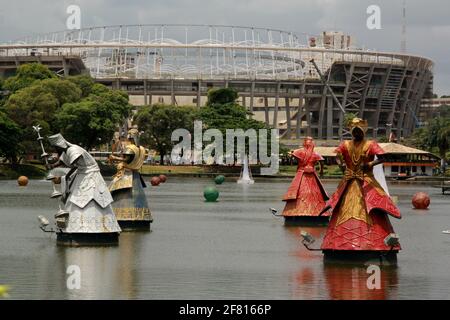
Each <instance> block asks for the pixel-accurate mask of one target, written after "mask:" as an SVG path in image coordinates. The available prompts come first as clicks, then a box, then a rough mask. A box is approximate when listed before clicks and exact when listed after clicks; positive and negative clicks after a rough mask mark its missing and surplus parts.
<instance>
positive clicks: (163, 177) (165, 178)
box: [159, 174, 167, 183]
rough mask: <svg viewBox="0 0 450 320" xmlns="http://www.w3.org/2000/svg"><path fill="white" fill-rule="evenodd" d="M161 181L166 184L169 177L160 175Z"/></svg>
mask: <svg viewBox="0 0 450 320" xmlns="http://www.w3.org/2000/svg"><path fill="white" fill-rule="evenodd" d="M159 180H161V182H162V183H164V182H166V181H167V177H166V176H165V175H163V174H160V175H159Z"/></svg>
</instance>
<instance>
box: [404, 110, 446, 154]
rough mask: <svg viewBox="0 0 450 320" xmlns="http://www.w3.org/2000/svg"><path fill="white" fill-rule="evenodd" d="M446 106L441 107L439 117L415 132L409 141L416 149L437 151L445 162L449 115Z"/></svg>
mask: <svg viewBox="0 0 450 320" xmlns="http://www.w3.org/2000/svg"><path fill="white" fill-rule="evenodd" d="M449 113H450V112H449V107H448V106H441V107H440V109H439V116H438V117H435V118H433V119H432V120H431V121H429V123H428V126H426V127H423V128H419V129H417V130H415V132H414V134H413V136H412V138H411V141H412V144H413V145H414V146H416V147H419V148H422V149H426V150H428V151H430V152H433V151H435V150H437V151H438V153H439V155H440V157H441V158H442V159H444V161H445V162H447V153H448V151H449V149H450V114H449Z"/></svg>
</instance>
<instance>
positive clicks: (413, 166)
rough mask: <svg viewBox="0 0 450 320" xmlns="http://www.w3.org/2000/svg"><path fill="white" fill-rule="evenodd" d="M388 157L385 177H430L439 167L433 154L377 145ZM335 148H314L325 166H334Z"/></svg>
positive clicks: (385, 165)
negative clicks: (323, 160)
mask: <svg viewBox="0 0 450 320" xmlns="http://www.w3.org/2000/svg"><path fill="white" fill-rule="evenodd" d="M379 145H380V147H381V148H382V149H383V151H384V152H385V153H386V154H387V155H388V158H389V161H387V162H385V163H384V173H385V175H386V177H396V178H408V177H413V176H431V175H433V169H435V168H437V167H439V163H440V158H439V157H437V156H435V155H434V154H432V153H430V152H428V151H424V150H419V149H415V148H411V147H407V146H404V145H401V144H398V143H393V142H389V143H379ZM335 149H336V147H328V146H327V147H320V146H318V147H316V148H315V149H314V150H315V151H316V152H317V153H318V154H320V155H321V156H322V157H323V158H324V159H325V163H326V164H336V153H335V152H334V150H335Z"/></svg>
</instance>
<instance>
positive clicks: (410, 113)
mask: <svg viewBox="0 0 450 320" xmlns="http://www.w3.org/2000/svg"><path fill="white" fill-rule="evenodd" d="M352 41H353V40H352V38H351V37H349V36H347V35H344V34H342V33H338V32H324V33H323V34H322V35H319V36H316V37H310V36H308V35H306V34H296V33H293V32H286V31H282V30H274V29H265V28H252V27H239V26H221V25H122V26H102V27H92V28H84V29H80V30H66V31H61V32H54V33H49V34H43V35H38V36H32V37H29V38H24V39H21V40H17V41H13V42H9V43H2V44H0V76H2V77H7V76H9V75H11V74H14V72H15V70H16V69H17V66H18V65H20V64H22V63H27V62H32V61H39V62H42V63H44V64H46V65H48V66H49V67H50V68H51V69H52V70H54V71H55V72H57V73H58V74H60V75H70V74H79V73H89V74H90V75H91V76H92V77H93V78H94V79H95V80H96V81H97V82H99V83H103V84H105V85H107V86H109V87H111V88H113V89H123V90H126V91H127V92H128V93H129V95H130V101H131V102H132V103H133V104H136V105H146V104H151V103H171V104H176V105H179V106H180V107H181V106H183V105H197V106H198V107H201V106H202V105H203V104H204V103H205V101H206V95H207V92H208V90H209V89H210V88H220V87H231V88H234V89H236V90H237V91H238V93H239V102H240V103H241V104H242V105H244V106H245V107H246V108H247V109H248V110H249V111H250V112H252V114H253V117H254V118H256V119H258V120H261V121H265V122H266V123H267V124H268V125H270V126H273V127H276V128H279V129H280V132H281V134H282V136H283V137H284V138H285V139H290V138H299V137H302V136H305V135H310V136H313V137H314V138H317V139H331V140H334V139H339V137H340V135H341V133H342V128H343V119H344V116H343V112H342V109H341V107H342V108H343V109H344V110H345V111H346V112H352V113H357V114H358V116H359V117H362V118H365V119H367V120H368V121H369V132H368V133H369V135H370V136H373V137H374V138H377V137H378V138H379V137H382V136H389V135H390V133H394V134H395V135H396V136H397V137H405V136H408V135H410V134H411V132H412V131H413V129H414V128H415V127H416V126H418V125H419V123H418V120H417V114H418V113H419V108H420V101H421V99H422V98H423V97H427V96H429V95H430V94H431V93H432V85H433V73H432V69H433V62H432V61H431V60H430V59H427V58H425V57H420V56H414V55H409V54H400V53H389V52H378V51H371V50H363V49H360V48H355V47H353V44H352Z"/></svg>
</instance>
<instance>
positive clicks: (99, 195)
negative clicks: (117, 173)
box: [61, 145, 121, 233]
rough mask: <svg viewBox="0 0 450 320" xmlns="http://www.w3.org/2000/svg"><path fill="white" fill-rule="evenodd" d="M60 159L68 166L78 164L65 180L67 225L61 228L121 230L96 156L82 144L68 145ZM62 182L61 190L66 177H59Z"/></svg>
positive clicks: (71, 166) (69, 231)
mask: <svg viewBox="0 0 450 320" xmlns="http://www.w3.org/2000/svg"><path fill="white" fill-rule="evenodd" d="M77 159H78V160H77ZM61 161H62V162H63V163H64V164H65V165H66V166H68V167H70V168H74V167H75V168H77V170H76V171H75V173H74V174H72V176H71V180H70V181H69V184H68V185H69V191H68V192H69V196H68V198H67V200H66V203H65V205H64V209H65V210H66V211H68V212H69V218H68V222H67V226H66V228H65V229H63V230H62V231H63V232H67V233H108V232H120V231H121V229H120V227H119V224H118V223H117V219H116V216H115V214H114V212H113V209H112V207H111V203H112V202H113V198H112V196H111V194H110V192H109V190H108V187H107V186H106V183H105V181H104V180H103V177H102V175H101V174H100V168H99V167H98V165H97V162H96V161H95V159H94V158H93V157H92V156H91V155H90V154H89V153H88V152H87V151H86V150H84V149H83V148H81V147H79V146H77V145H71V146H70V147H69V148H68V149H67V150H66V151H65V152H63V153H62V155H61ZM64 180H65V179H64ZM61 185H62V188H63V190H62V192H63V194H64V193H65V191H66V190H65V187H66V183H65V181H62V184H61Z"/></svg>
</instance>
